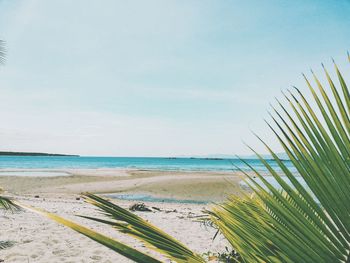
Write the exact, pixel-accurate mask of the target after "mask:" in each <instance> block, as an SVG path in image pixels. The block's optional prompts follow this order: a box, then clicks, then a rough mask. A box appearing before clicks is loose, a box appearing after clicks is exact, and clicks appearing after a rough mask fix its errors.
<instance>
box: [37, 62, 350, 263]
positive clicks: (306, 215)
mask: <svg viewBox="0 0 350 263" xmlns="http://www.w3.org/2000/svg"><path fill="white" fill-rule="evenodd" d="M335 71H336V74H337V78H338V81H339V87H338V88H337V87H336V86H335V84H334V82H333V81H332V79H331V78H330V76H329V74H328V72H327V71H326V70H325V77H326V79H327V81H328V85H329V89H330V90H328V91H326V90H325V89H324V87H323V86H322V85H321V83H320V81H319V80H318V79H317V77H316V76H315V75H314V74H313V78H314V81H315V83H316V87H317V89H318V92H316V90H315V89H314V88H313V87H312V85H311V84H310V82H309V80H308V79H306V77H305V80H306V83H307V86H308V88H309V90H310V91H311V93H312V96H313V102H314V103H315V105H316V106H311V105H313V104H309V102H308V101H307V100H306V97H305V96H304V95H303V94H302V93H301V92H300V91H299V90H298V89H296V88H295V89H294V90H293V91H288V96H287V95H285V99H286V102H287V104H289V106H290V110H287V109H286V106H285V104H283V103H281V102H279V101H278V104H279V107H280V110H277V109H275V108H273V111H274V115H272V114H271V117H272V121H273V123H274V125H270V124H268V125H269V126H270V128H271V130H272V132H273V133H274V135H275V136H276V139H277V140H278V141H279V142H280V143H281V145H282V147H283V148H284V150H285V152H286V153H287V154H288V156H289V158H290V160H291V162H292V163H293V165H294V166H295V168H296V169H297V171H298V174H299V175H300V177H301V178H302V179H303V180H304V181H305V182H306V184H307V187H304V186H303V185H302V184H301V183H300V181H299V180H298V179H297V176H296V175H295V174H293V173H292V171H291V170H290V169H289V168H288V167H287V166H286V165H285V163H284V162H283V161H282V160H280V159H279V158H278V157H277V155H276V154H275V153H274V152H273V151H272V150H271V149H270V148H269V147H268V145H266V144H265V143H264V141H262V140H261V141H262V143H264V144H265V146H266V148H267V149H268V151H269V152H270V154H271V155H272V156H273V159H274V160H275V162H276V163H277V165H278V170H277V169H276V168H273V167H271V166H270V164H269V163H268V162H267V161H266V160H264V159H263V158H261V156H260V155H258V154H257V156H258V157H259V159H260V160H261V162H262V163H263V165H264V166H265V167H266V168H267V169H268V171H269V172H270V174H271V175H272V176H273V177H274V178H275V180H276V181H277V182H278V184H279V187H276V186H273V185H271V184H270V183H269V182H268V181H267V180H265V178H264V177H263V176H262V175H261V174H260V173H259V171H256V170H255V169H254V168H253V167H250V166H249V164H247V165H248V166H249V167H250V169H251V170H252V171H254V173H255V177H257V178H258V179H260V180H261V183H257V182H256V180H255V179H254V178H253V177H252V176H251V175H249V174H246V176H247V178H248V179H247V183H248V184H249V186H250V187H251V189H252V190H253V192H254V196H253V197H251V196H243V197H235V196H231V197H230V198H229V199H228V200H227V201H226V202H224V203H223V204H221V205H214V206H213V208H212V210H211V211H210V212H208V214H209V216H210V218H211V220H212V221H213V222H214V223H215V224H216V225H217V227H218V228H219V230H220V232H221V233H222V234H223V235H224V236H225V237H226V238H227V240H228V241H229V242H230V244H231V245H232V248H234V249H235V251H237V252H238V253H239V255H240V256H241V261H242V262H271V263H272V262H310V263H314V262H350V259H349V246H350V195H349V189H350V138H349V134H350V120H349V119H350V117H349V114H350V93H349V90H348V88H347V86H346V83H345V81H344V79H343V77H342V75H341V74H340V72H339V70H338V68H337V66H336V65H335ZM274 127H277V128H274ZM258 138H259V137H258ZM281 171H282V174H283V176H284V177H285V178H288V180H283V179H282V177H281ZM242 172H244V171H242ZM286 181H288V183H287V182H286ZM85 197H86V200H87V201H88V202H90V203H91V204H93V205H95V206H96V207H98V208H99V209H100V210H101V211H102V212H103V214H104V215H105V216H106V217H107V218H106V219H100V218H91V217H86V218H88V219H91V220H95V221H98V222H100V223H103V224H108V225H111V226H113V227H114V228H115V229H116V230H117V231H120V232H122V233H125V234H128V235H131V236H133V237H135V238H137V239H139V240H141V241H143V242H144V243H145V244H146V245H147V246H148V247H150V248H151V249H154V250H156V251H157V252H160V253H162V254H163V255H164V256H165V257H167V258H170V259H172V260H174V261H176V262H204V259H203V258H202V257H200V256H199V255H197V254H195V253H194V252H192V251H191V250H189V249H188V248H187V247H185V246H184V245H182V244H181V243H180V242H178V241H176V240H175V239H173V238H172V237H170V236H169V235H167V234H166V233H164V232H163V231H161V230H159V229H158V228H156V227H154V226H152V225H151V224H150V223H148V222H147V221H145V220H143V219H141V218H140V217H138V216H136V215H134V214H132V213H130V212H129V211H127V210H125V209H122V208H121V207H119V206H117V205H115V204H113V203H110V202H108V201H107V200H105V199H102V198H100V197H98V196H95V195H91V194H87V195H86V196H85ZM42 213H44V214H46V215H47V216H48V217H50V218H52V219H54V220H56V221H57V222H60V223H62V224H64V225H66V226H68V227H70V228H72V229H74V230H76V231H78V232H80V233H82V234H84V235H86V236H89V237H90V238H92V239H94V240H95V241H97V242H99V243H101V244H103V245H106V246H108V247H110V248H112V249H114V250H115V251H117V252H119V253H121V254H123V255H124V256H126V257H128V258H131V259H133V260H135V261H136V262H159V261H158V260H156V259H153V258H152V259H145V258H144V257H145V256H146V255H145V254H143V253H141V252H137V253H141V255H140V257H135V254H133V253H136V252H135V250H133V249H132V248H125V249H124V250H122V249H121V248H119V247H120V246H125V245H122V244H121V243H119V242H117V241H113V242H112V241H110V240H109V239H108V238H107V237H104V236H102V235H100V234H98V233H96V232H93V231H91V230H88V229H86V228H83V227H82V226H78V225H76V224H74V223H72V222H70V221H67V220H65V219H62V218H59V217H57V216H55V215H51V214H48V213H46V212H42ZM106 239H107V240H109V242H107V241H106Z"/></svg>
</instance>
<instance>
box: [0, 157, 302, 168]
mask: <svg viewBox="0 0 350 263" xmlns="http://www.w3.org/2000/svg"><path fill="white" fill-rule="evenodd" d="M246 161H247V162H248V163H249V164H250V165H251V166H252V167H254V168H255V169H257V170H259V171H266V168H265V167H264V166H263V165H262V164H261V163H260V161H259V160H256V159H247V160H246ZM268 162H269V164H270V165H271V166H272V167H274V168H277V170H278V166H277V164H276V163H275V162H274V161H272V160H269V161H268ZM284 162H285V164H286V165H287V167H289V168H291V169H292V171H294V170H295V169H294V168H293V166H292V164H291V162H290V161H288V160H286V161H284ZM237 167H238V168H240V169H242V170H245V171H249V168H248V167H247V166H246V165H245V164H244V163H243V162H242V161H240V160H239V159H204V158H155V157H73V156H0V169H61V168H69V169H72V168H77V169H97V168H120V169H145V170H172V171H236V170H237Z"/></svg>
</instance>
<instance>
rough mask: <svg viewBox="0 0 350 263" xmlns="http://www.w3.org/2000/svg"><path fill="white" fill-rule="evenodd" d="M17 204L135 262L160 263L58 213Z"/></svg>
mask: <svg viewBox="0 0 350 263" xmlns="http://www.w3.org/2000/svg"><path fill="white" fill-rule="evenodd" d="M18 205H19V206H20V207H22V208H24V209H26V210H29V211H32V212H35V213H37V214H40V215H43V216H45V217H47V218H49V219H51V220H53V221H56V222H57V223H59V224H62V225H64V226H66V227H69V228H71V229H73V230H75V231H76V232H78V233H80V234H82V235H84V236H87V237H88V238H90V239H92V240H94V241H96V242H98V243H100V244H102V245H104V246H106V247H108V248H110V249H112V250H113V251H115V252H117V253H119V254H121V255H123V256H125V257H127V258H129V259H131V260H133V261H135V262H138V263H145V262H149V263H161V261H159V260H157V259H155V258H153V257H151V256H149V255H147V254H145V253H142V252H140V251H138V250H136V249H134V248H132V247H129V246H127V245H125V244H123V243H121V242H119V241H117V240H115V239H112V238H110V237H107V236H105V235H102V234H100V233H98V232H96V231H93V230H91V229H89V228H86V227H84V226H82V225H79V224H77V223H74V222H73V221H70V220H67V219H64V218H62V217H60V216H58V215H55V214H53V213H49V212H46V211H44V210H42V209H38V208H34V207H31V206H28V205H24V204H18Z"/></svg>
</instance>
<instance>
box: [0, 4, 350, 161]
mask: <svg viewBox="0 0 350 263" xmlns="http://www.w3.org/2000/svg"><path fill="white" fill-rule="evenodd" d="M349 13H350V1H345V0H338V1H325V0H309V1H300V0H296V1H259V0H255V1H253V0H252V1H234V0H232V1H223V0H222V1H205V0H201V1H199V0H198V1H193V0H178V1H172V0H169V1H163V0H158V1H153V0H150V1H132V0H131V1H121V0H120V1H117V0H103V1H89V0H84V1H82V0H76V1H69V0H50V1H45V0H0V39H3V40H5V41H6V49H7V58H6V64H5V65H4V66H1V67H0V99H1V100H0V101H1V103H0V120H1V122H0V125H1V126H0V127H1V128H0V150H3V151H36V152H50V153H67V154H80V155H89V156H183V155H185V156H192V155H208V154H239V155H246V154H250V153H251V151H250V150H249V149H248V148H247V147H246V146H245V144H244V143H243V142H246V143H248V144H249V145H251V146H253V147H254V148H255V149H257V150H258V151H260V152H263V153H264V152H266V151H265V150H264V148H263V146H262V145H261V144H260V143H258V141H257V140H256V139H255V138H254V136H253V135H252V133H251V131H252V130H253V131H255V132H257V133H258V134H259V135H261V136H262V137H263V138H264V139H266V141H267V142H268V143H269V144H270V145H271V146H272V147H273V148H274V149H275V150H276V151H277V152H278V151H281V148H280V146H279V145H278V142H277V140H276V139H275V138H274V136H273V134H272V132H271V131H269V129H268V128H267V126H266V124H265V123H264V120H263V119H264V118H267V117H268V114H267V111H268V109H269V103H270V102H272V103H273V102H274V97H279V98H280V97H281V90H284V89H288V88H290V87H291V86H292V85H296V86H297V87H299V88H300V89H302V90H303V89H305V90H306V85H305V84H304V81H303V79H302V77H301V73H302V72H305V73H307V74H309V70H310V68H312V69H314V71H315V72H316V73H321V65H320V64H321V62H324V63H325V65H326V66H327V67H329V68H332V63H331V57H332V58H334V59H335V60H336V61H337V63H338V64H339V65H340V67H341V68H342V69H343V71H346V70H347V71H348V70H349V65H348V64H347V63H346V52H347V51H348V50H349V47H350V34H349V28H350V19H349V16H348V14H349Z"/></svg>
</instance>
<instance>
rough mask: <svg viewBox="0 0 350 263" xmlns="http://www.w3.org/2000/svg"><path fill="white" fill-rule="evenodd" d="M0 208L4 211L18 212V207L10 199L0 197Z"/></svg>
mask: <svg viewBox="0 0 350 263" xmlns="http://www.w3.org/2000/svg"><path fill="white" fill-rule="evenodd" d="M0 208H1V209H6V210H12V211H14V210H19V206H18V205H17V204H15V203H14V202H13V201H12V200H11V199H10V198H8V197H5V196H0Z"/></svg>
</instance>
